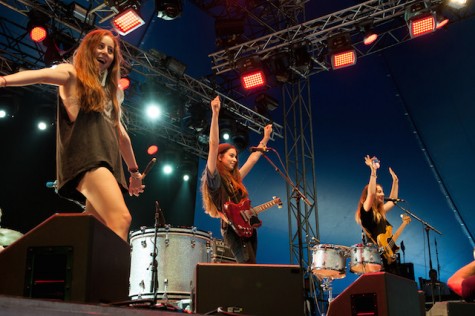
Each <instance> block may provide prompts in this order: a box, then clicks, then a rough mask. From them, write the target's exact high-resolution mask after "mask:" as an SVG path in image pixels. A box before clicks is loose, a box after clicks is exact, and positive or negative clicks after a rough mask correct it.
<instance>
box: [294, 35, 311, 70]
mask: <svg viewBox="0 0 475 316" xmlns="http://www.w3.org/2000/svg"><path fill="white" fill-rule="evenodd" d="M291 49H292V55H293V58H292V63H291V65H290V68H291V69H292V70H293V71H295V72H296V73H298V74H299V75H300V76H301V77H305V76H306V75H307V74H308V72H309V71H310V69H311V67H312V59H311V58H310V54H309V52H308V43H307V42H299V43H296V44H294V45H292V48H291Z"/></svg>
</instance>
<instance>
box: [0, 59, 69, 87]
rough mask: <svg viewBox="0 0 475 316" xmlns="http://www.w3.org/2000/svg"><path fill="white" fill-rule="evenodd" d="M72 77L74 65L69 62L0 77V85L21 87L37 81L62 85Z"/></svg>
mask: <svg viewBox="0 0 475 316" xmlns="http://www.w3.org/2000/svg"><path fill="white" fill-rule="evenodd" d="M72 78H75V70H74V67H73V66H72V65H71V64H61V65H58V66H56V67H52V68H44V69H38V70H25V71H20V72H17V73H14V74H11V75H7V76H3V77H0V87H2V88H4V87H21V86H28V85H33V84H38V83H43V84H51V85H57V86H63V85H66V84H67V83H68V82H69V81H70V80H71V79H72Z"/></svg>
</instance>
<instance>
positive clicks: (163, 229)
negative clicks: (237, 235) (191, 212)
mask: <svg viewBox="0 0 475 316" xmlns="http://www.w3.org/2000/svg"><path fill="white" fill-rule="evenodd" d="M193 230H194V231H193ZM157 231H158V234H163V233H175V234H182V235H187V234H188V235H191V236H193V235H202V236H206V237H208V236H209V238H210V239H211V238H212V233H211V232H210V231H205V230H201V229H197V228H196V229H195V227H194V226H190V228H182V227H170V228H166V227H159V228H158V230H157ZM149 233H152V234H153V233H155V228H153V227H150V228H145V229H139V230H136V231H131V232H130V239H132V238H133V237H136V236H138V235H148V234H149Z"/></svg>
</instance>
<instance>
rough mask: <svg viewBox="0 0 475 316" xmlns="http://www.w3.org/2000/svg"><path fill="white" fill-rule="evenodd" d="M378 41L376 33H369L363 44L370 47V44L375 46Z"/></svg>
mask: <svg viewBox="0 0 475 316" xmlns="http://www.w3.org/2000/svg"><path fill="white" fill-rule="evenodd" d="M377 39H378V34H376V33H368V34H366V35H365V37H364V39H363V43H364V44H365V45H370V44H373V43H374V41H375V40H377Z"/></svg>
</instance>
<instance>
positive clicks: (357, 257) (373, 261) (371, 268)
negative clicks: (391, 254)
mask: <svg viewBox="0 0 475 316" xmlns="http://www.w3.org/2000/svg"><path fill="white" fill-rule="evenodd" d="M350 256H351V259H350V270H351V272H353V273H356V274H363V273H366V272H378V271H381V268H382V260H381V256H380V254H379V251H378V247H377V246H376V245H374V244H371V243H368V244H366V245H363V244H356V245H354V246H352V247H351V249H350Z"/></svg>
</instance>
